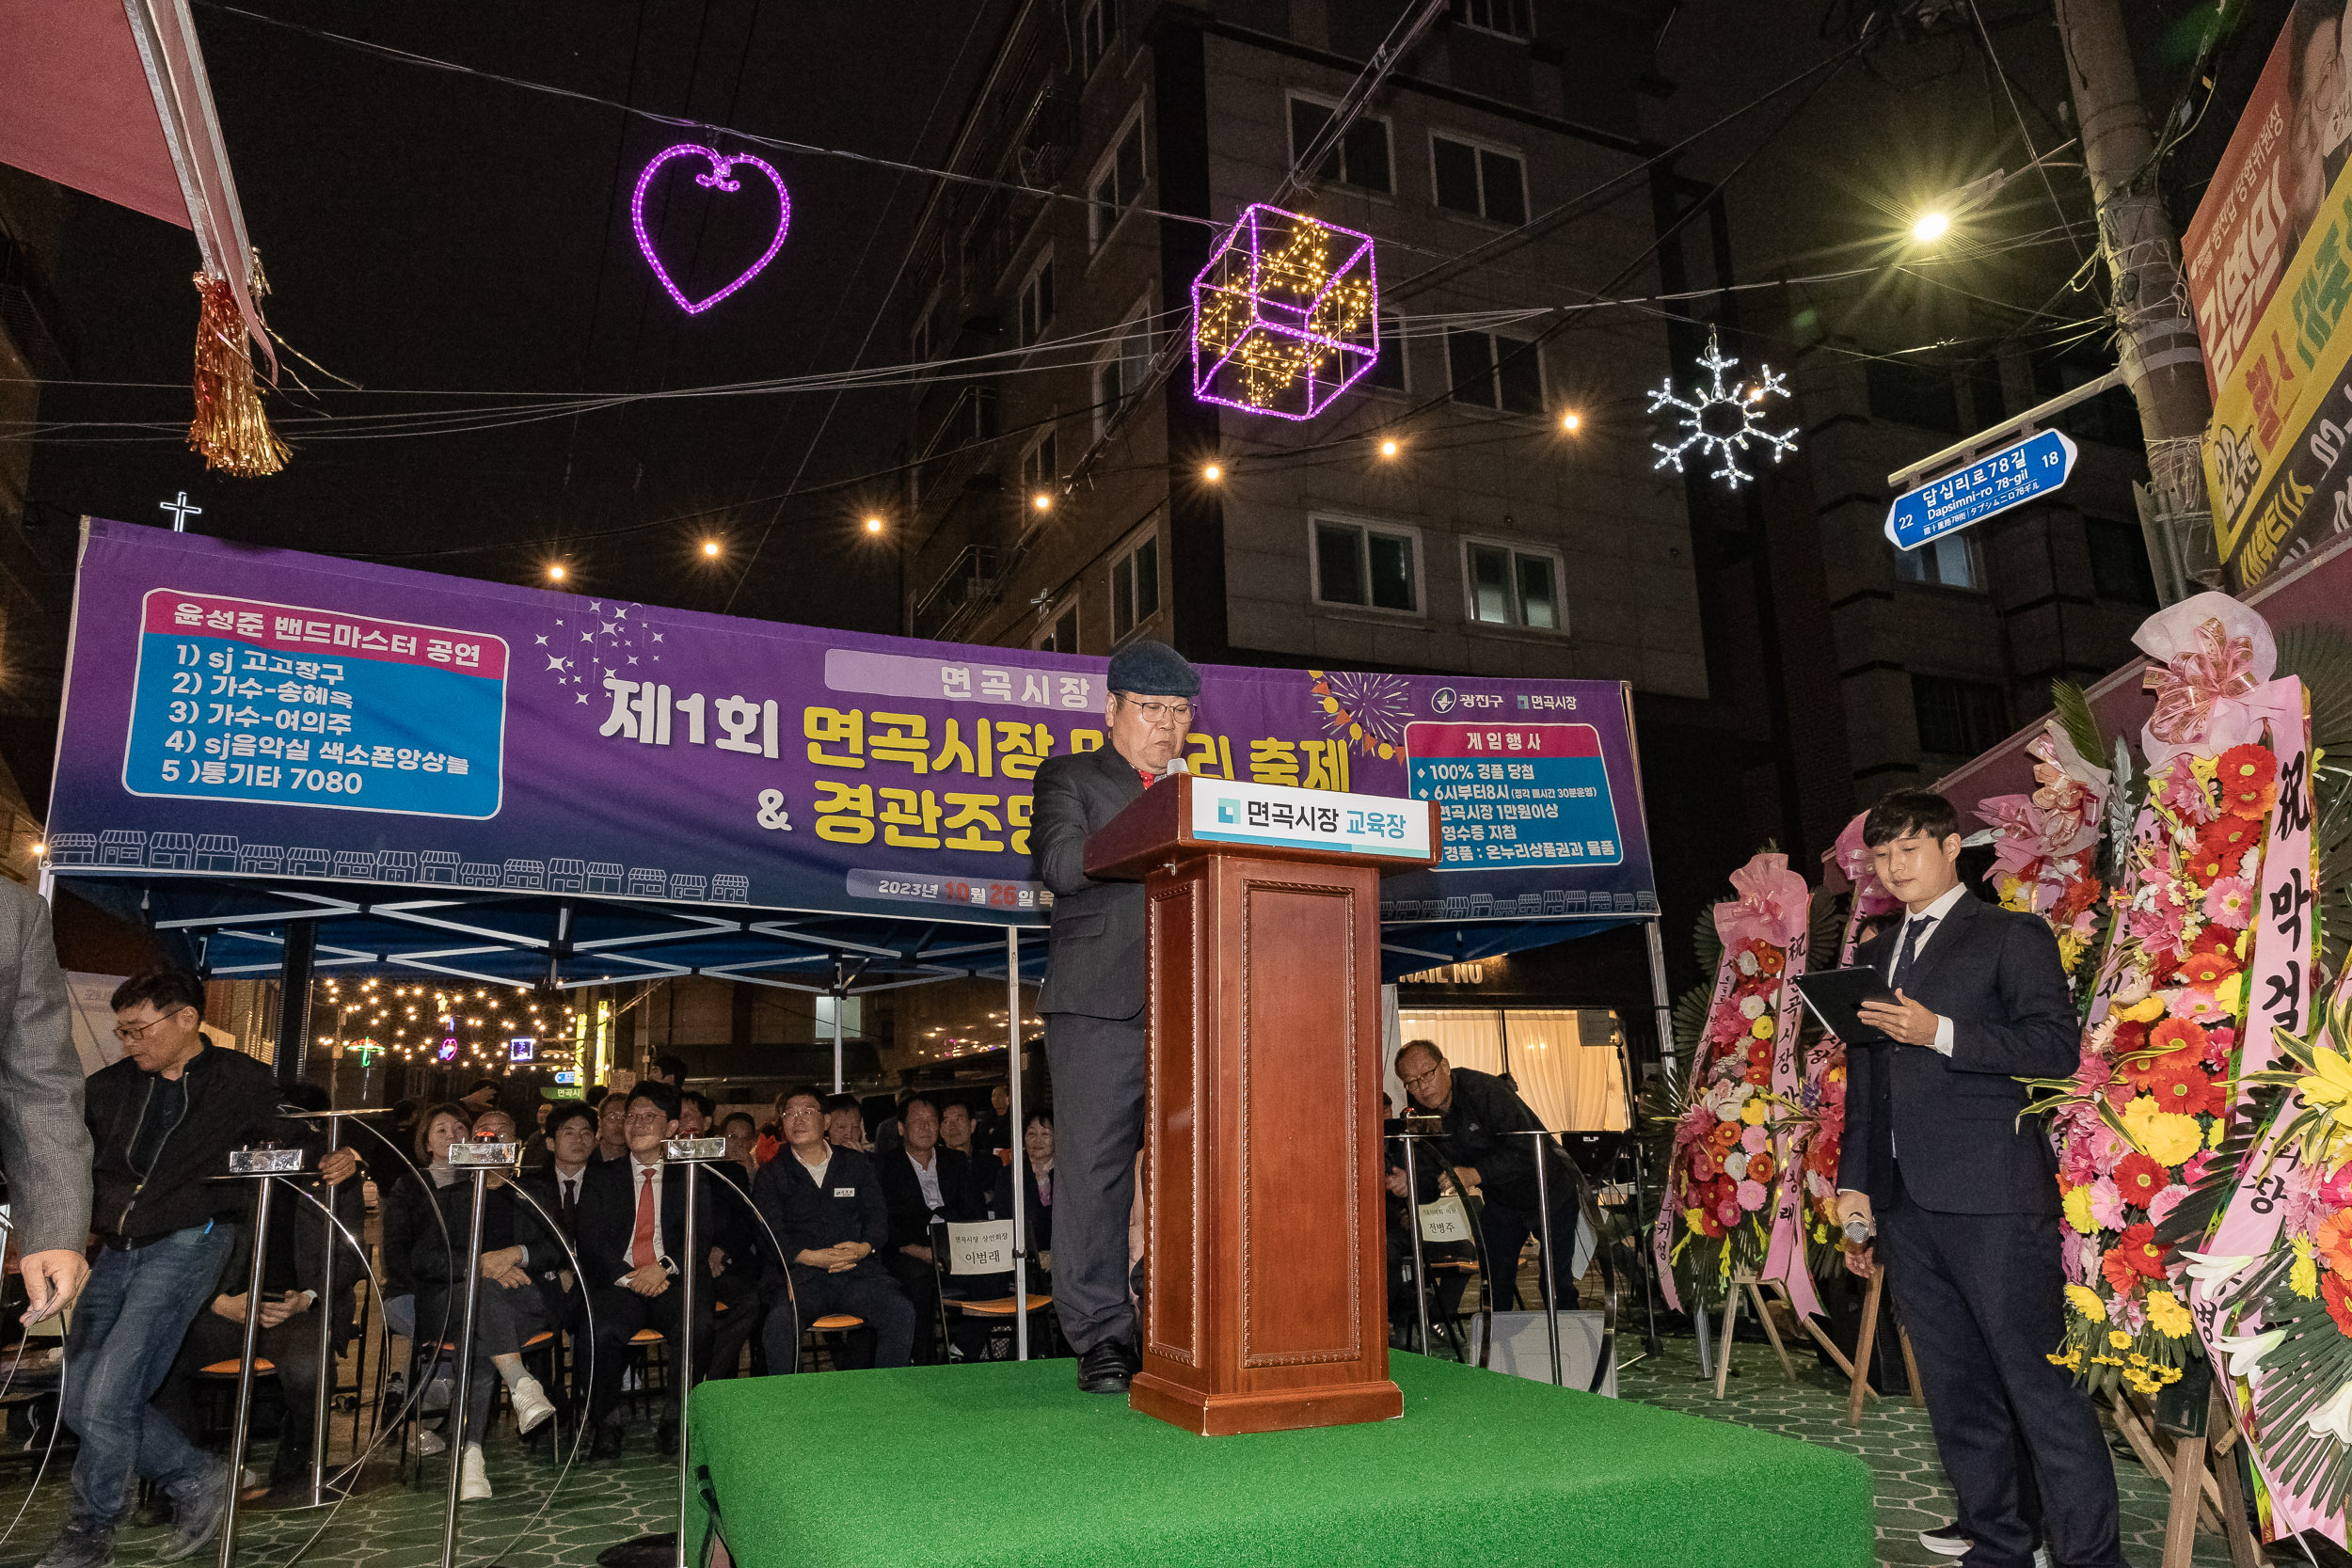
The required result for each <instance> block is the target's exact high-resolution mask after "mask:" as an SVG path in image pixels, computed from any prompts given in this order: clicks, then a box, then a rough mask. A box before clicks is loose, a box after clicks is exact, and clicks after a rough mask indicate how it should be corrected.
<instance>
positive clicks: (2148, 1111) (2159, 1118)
mask: <svg viewBox="0 0 2352 1568" xmlns="http://www.w3.org/2000/svg"><path fill="white" fill-rule="evenodd" d="M2122 1121H2123V1132H2124V1133H2125V1135H2127V1136H2128V1137H2129V1138H2130V1139H2131V1140H2132V1143H2133V1145H2134V1146H2135V1147H2136V1148H2138V1149H2139V1151H2140V1152H2141V1153H2143V1154H2145V1155H2147V1156H2148V1157H2149V1158H2150V1159H2152V1160H2153V1161H2155V1162H2156V1163H2157V1164H2165V1165H2178V1164H2183V1163H2184V1162H2185V1161H2186V1160H2187V1159H2188V1158H2189V1156H2191V1155H2193V1154H2195V1153H2196V1152H2197V1151H2198V1150H2199V1149H2201V1148H2204V1147H2205V1130H2204V1129H2203V1128H2202V1127H2201V1126H2199V1125H2198V1122H2197V1118H2196V1117H2185V1116H2182V1115H2180V1114H2179V1113H2177V1112H2173V1111H2167V1110H2165V1109H2164V1108H2162V1107H2161V1106H2159V1105H2158V1104H2157V1103H2156V1101H2155V1099H2154V1097H2153V1096H2151V1095H2144V1094H2143V1095H2141V1096H2139V1097H2138V1098H2137V1100H2134V1101H2132V1102H2131V1103H2130V1104H2129V1105H2126V1106H2125V1107H2123V1117H2122Z"/></svg>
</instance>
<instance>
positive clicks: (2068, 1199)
mask: <svg viewBox="0 0 2352 1568" xmlns="http://www.w3.org/2000/svg"><path fill="white" fill-rule="evenodd" d="M2059 1201H2060V1203H2061V1204H2062V1205H2063V1206H2064V1207H2065V1210H2066V1223H2067V1224H2069V1225H2071V1226H2073V1227H2074V1228H2075V1229H2076V1230H2078V1231H2080V1232H2082V1233H2083V1234H2084V1235H2086V1236H2091V1235H2096V1234H2097V1233H2098V1229H2099V1222H2098V1221H2097V1220H2094V1219H2092V1218H2091V1217H2090V1188H2089V1187H2069V1188H2067V1189H2066V1196H2064V1197H2063V1198H2061V1199H2060V1200H2059ZM2074 1289H2075V1290H2078V1291H2080V1290H2082V1287H2081V1286H2079V1285H2077V1286H2075V1287H2074ZM2083 1293H2084V1294H2085V1295H2090V1291H2083ZM2091 1299H2092V1300H2093V1301H2096V1300H2098V1299H2099V1298H2098V1297H2096V1296H2091Z"/></svg>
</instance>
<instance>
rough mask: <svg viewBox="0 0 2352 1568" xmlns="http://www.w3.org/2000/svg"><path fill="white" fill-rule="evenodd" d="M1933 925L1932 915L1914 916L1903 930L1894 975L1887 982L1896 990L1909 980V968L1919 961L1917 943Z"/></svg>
mask: <svg viewBox="0 0 2352 1568" xmlns="http://www.w3.org/2000/svg"><path fill="white" fill-rule="evenodd" d="M1934 924H1935V917H1934V916H1933V915H1925V914H1922V915H1914V916H1913V917H1912V919H1911V923H1910V924H1909V925H1908V926H1906V927H1904V928H1903V945H1902V951H1900V952H1899V953H1897V954H1896V955H1895V974H1894V978H1893V979H1892V980H1891V981H1890V982H1889V984H1891V985H1892V986H1893V987H1894V988H1895V989H1896V990H1902V989H1903V983H1904V982H1905V981H1907V980H1909V979H1910V978H1911V966H1912V965H1913V964H1915V963H1916V962H1918V959H1919V943H1920V942H1921V941H1922V940H1923V939H1924V938H1925V937H1926V936H1927V934H1928V927H1931V926H1932V925H1934Z"/></svg>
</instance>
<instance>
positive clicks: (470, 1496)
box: [457, 1443, 490, 1503]
mask: <svg viewBox="0 0 2352 1568" xmlns="http://www.w3.org/2000/svg"><path fill="white" fill-rule="evenodd" d="M489 1496H490V1472H489V1471H488V1470H487V1469H485V1468H484V1466H483V1464H482V1449H481V1447H480V1446H479V1445H477V1444H473V1443H469V1444H467V1445H466V1454H465V1458H464V1459H463V1460H462V1461H461V1462H460V1463H459V1465H458V1467H457V1500H458V1501H459V1502H461V1503H478V1502H485V1501H487V1500H488V1499H489Z"/></svg>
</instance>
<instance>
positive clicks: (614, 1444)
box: [588, 1421, 621, 1459]
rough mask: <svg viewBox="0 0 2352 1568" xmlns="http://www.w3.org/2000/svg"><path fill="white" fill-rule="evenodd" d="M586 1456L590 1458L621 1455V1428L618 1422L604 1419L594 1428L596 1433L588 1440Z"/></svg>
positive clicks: (607, 1457)
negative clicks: (604, 1420)
mask: <svg viewBox="0 0 2352 1568" xmlns="http://www.w3.org/2000/svg"><path fill="white" fill-rule="evenodd" d="M588 1457H589V1458H591V1459H618V1458H620V1457H621V1428H620V1424H619V1423H618V1422H615V1421H606V1422H604V1423H602V1424H601V1425H599V1426H598V1427H597V1428H596V1435H594V1436H593V1437H591V1438H589V1440H588Z"/></svg>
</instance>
